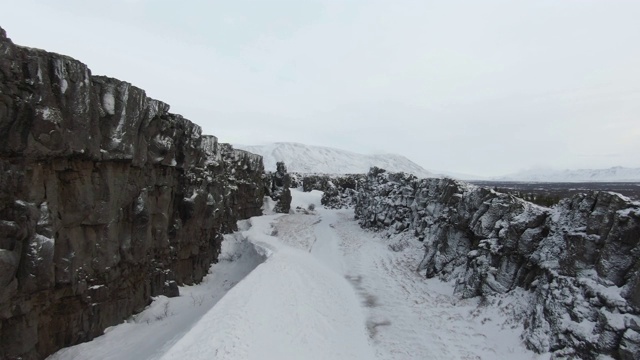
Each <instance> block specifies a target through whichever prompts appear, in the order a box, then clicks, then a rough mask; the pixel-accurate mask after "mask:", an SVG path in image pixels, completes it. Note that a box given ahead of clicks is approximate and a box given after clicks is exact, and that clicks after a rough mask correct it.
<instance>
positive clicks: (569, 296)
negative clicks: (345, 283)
mask: <svg viewBox="0 0 640 360" xmlns="http://www.w3.org/2000/svg"><path fill="white" fill-rule="evenodd" d="M359 190H360V191H359V194H358V200H357V204H356V208H355V213H356V218H357V219H358V220H359V222H360V224H361V226H362V227H365V228H373V229H379V230H384V231H387V232H388V233H391V234H393V233H400V232H411V233H412V234H413V235H415V236H416V237H418V238H419V239H421V240H422V241H423V242H424V247H425V254H424V258H423V260H422V262H421V263H420V264H418V266H417V269H418V271H420V272H423V273H424V274H425V275H426V276H427V277H435V276H438V277H440V278H442V279H444V280H454V281H455V282H456V287H455V292H456V293H457V294H458V295H459V296H461V297H465V298H468V297H474V296H483V297H488V298H490V297H491V296H492V295H497V294H504V293H508V292H510V291H513V290H514V289H516V288H521V289H526V290H528V294H529V296H530V299H531V301H530V305H529V310H528V312H527V313H526V314H522V317H523V319H524V325H525V331H524V333H523V334H522V339H523V341H524V342H525V343H526V345H527V346H528V347H529V348H531V349H533V350H535V351H537V352H552V353H553V354H554V357H556V358H581V359H596V358H597V357H598V356H600V355H608V356H611V357H614V358H620V359H638V358H640V352H638V349H639V348H640V336H639V334H640V327H639V325H640V317H639V314H640V204H638V203H634V202H632V201H630V200H629V199H627V198H624V197H623V196H621V195H619V194H615V193H610V192H591V193H587V194H579V195H576V196H574V197H572V198H569V199H565V200H563V201H561V202H560V203H559V204H558V205H557V206H555V207H553V208H544V207H540V206H537V205H534V204H531V203H528V202H526V201H523V200H521V199H519V198H516V197H513V196H511V195H507V194H501V193H497V192H495V191H493V190H490V189H486V188H481V187H477V186H473V185H468V184H465V183H462V182H458V181H455V180H451V179H417V178H416V177H414V176H411V175H406V174H402V173H399V174H390V173H387V172H386V171H384V170H381V169H377V168H372V169H371V171H370V172H369V174H368V177H367V180H366V181H365V182H364V184H363V186H362V187H361V188H360V189H359Z"/></svg>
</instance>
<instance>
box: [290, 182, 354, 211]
mask: <svg viewBox="0 0 640 360" xmlns="http://www.w3.org/2000/svg"><path fill="white" fill-rule="evenodd" d="M365 179H366V175H365V174H346V175H327V174H322V175H321V174H314V175H305V176H304V177H303V178H302V189H303V191H307V192H308V191H312V190H319V191H322V192H324V194H322V199H321V204H322V205H323V206H324V207H326V208H329V209H346V208H351V207H353V206H355V204H356V199H357V194H358V187H359V186H360V185H359V184H360V183H363V182H364V181H365Z"/></svg>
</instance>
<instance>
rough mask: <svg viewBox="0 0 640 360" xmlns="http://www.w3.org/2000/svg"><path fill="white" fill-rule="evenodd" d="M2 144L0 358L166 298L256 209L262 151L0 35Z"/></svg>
mask: <svg viewBox="0 0 640 360" xmlns="http://www.w3.org/2000/svg"><path fill="white" fill-rule="evenodd" d="M159 76H161V74H159ZM0 139H1V140H0V359H23V360H28V359H42V358H44V357H45V356H46V355H48V354H50V353H52V352H54V351H56V350H58V349H60V348H61V347H65V346H69V345H73V344H77V343H79V342H83V341H88V340H91V339H92V338H94V337H96V336H98V335H100V334H102V331H103V330H104V329H105V328H106V327H108V326H111V325H114V324H117V323H120V322H122V320H123V319H125V318H127V317H128V316H130V315H131V314H133V313H135V312H137V311H140V310H142V309H143V308H144V307H145V306H146V305H147V304H149V302H150V297H152V296H156V295H161V294H162V295H167V296H175V295H178V288H177V285H178V284H191V283H194V282H198V281H200V280H201V279H202V277H203V276H204V275H205V274H206V273H207V271H208V269H209V267H210V264H211V263H212V262H215V261H216V259H217V255H218V252H219V248H220V242H221V240H222V234H223V233H226V232H230V231H232V230H234V229H235V227H236V221H237V220H238V219H241V218H247V217H250V216H254V215H259V214H261V206H262V203H263V195H264V185H263V184H264V178H263V177H264V169H263V165H262V158H261V157H260V156H257V155H253V154H250V153H247V152H244V151H237V150H234V149H233V148H231V146H229V145H223V144H218V141H217V139H216V138H215V137H213V136H203V135H201V129H200V127H199V126H197V125H195V124H193V123H191V122H190V121H188V120H186V119H184V118H182V117H181V116H180V115H175V114H172V113H170V112H169V106H168V105H167V104H165V103H162V102H160V101H157V100H153V99H150V98H148V97H147V96H146V94H145V92H144V91H143V90H141V89H139V88H136V87H134V86H132V85H131V84H129V83H126V82H123V81H119V80H116V79H111V78H107V77H102V76H92V75H91V72H90V70H89V69H88V68H87V66H86V65H84V64H83V63H81V62H79V61H76V60H74V59H72V58H69V57H66V56H62V55H58V54H54V53H49V52H46V51H43V50H37V49H30V48H24V47H20V46H17V45H14V44H13V43H12V42H11V40H9V39H8V38H7V37H6V34H5V32H4V30H2V29H0Z"/></svg>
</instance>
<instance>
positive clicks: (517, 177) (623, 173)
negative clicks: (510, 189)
mask: <svg viewBox="0 0 640 360" xmlns="http://www.w3.org/2000/svg"><path fill="white" fill-rule="evenodd" d="M493 180H499V181H539V182H635V181H640V168H625V167H621V166H616V167H612V168H608V169H579V170H551V169H533V170H526V171H521V172H518V173H515V174H510V175H506V176H502V177H498V178H494V179H493Z"/></svg>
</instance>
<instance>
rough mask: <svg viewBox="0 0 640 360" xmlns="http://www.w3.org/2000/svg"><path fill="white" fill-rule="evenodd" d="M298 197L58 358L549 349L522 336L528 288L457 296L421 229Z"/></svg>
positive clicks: (428, 354) (492, 353) (484, 353)
mask: <svg viewBox="0 0 640 360" xmlns="http://www.w3.org/2000/svg"><path fill="white" fill-rule="evenodd" d="M293 196H294V201H293V206H292V208H294V209H295V208H296V207H297V206H299V207H300V208H304V209H306V208H308V205H309V204H315V205H316V210H313V211H298V212H297V213H295V214H289V215H265V216H261V217H255V218H252V219H250V220H249V221H248V222H246V223H244V224H246V225H243V227H242V229H243V231H241V232H240V233H237V234H236V235H235V236H231V237H228V238H227V240H225V248H226V249H227V253H226V255H225V254H223V256H222V260H221V262H220V263H219V264H216V265H214V266H213V268H212V272H213V274H212V275H209V277H208V278H207V282H205V283H204V284H202V285H198V286H194V287H185V288H182V289H181V294H182V296H180V297H179V298H175V299H166V298H162V299H158V300H156V301H155V302H154V304H152V306H151V307H150V309H148V310H146V311H145V312H144V313H142V314H140V315H138V316H136V317H135V319H132V321H131V322H130V323H126V324H122V325H119V326H116V327H114V328H113V329H111V330H110V331H109V332H108V333H107V334H106V335H104V336H102V337H100V338H98V339H96V340H94V341H92V342H90V343H87V344H82V345H79V346H76V347H73V348H69V349H65V350H63V351H61V352H58V353H57V354H55V355H54V356H53V357H51V359H56V360H70V359H114V360H115V359H125V360H126V359H164V360H173V359H176V360H177V359H180V360H183V359H192V360H199V359H212V358H214V359H230V360H231V359H261V360H262V359H376V358H377V359H536V358H545V357H541V356H537V355H535V354H533V353H532V352H530V351H528V350H526V349H525V348H524V347H523V345H522V344H521V341H520V339H519V334H520V332H521V330H522V328H521V325H520V324H519V323H518V322H516V321H514V320H513V316H512V315H513V314H514V313H516V312H517V311H518V306H520V304H521V302H522V301H524V300H526V299H524V298H518V297H511V298H508V299H507V298H505V299H504V302H503V304H502V305H501V306H500V307H499V308H493V309H492V308H488V307H483V306H482V304H481V303H479V301H478V299H468V300H464V301H462V300H458V299H456V298H455V297H454V296H453V295H452V294H453V286H452V284H447V283H442V282H440V281H438V280H426V279H425V278H424V277H423V276H421V275H420V274H418V273H417V272H416V271H415V268H416V266H417V264H418V263H419V261H420V257H421V255H422V254H423V248H422V244H421V243H420V242H418V241H417V240H415V239H412V238H410V237H407V238H393V239H387V238H384V237H382V236H380V235H378V234H376V233H373V232H370V231H366V230H362V229H361V228H360V227H359V226H358V225H357V223H356V222H355V221H354V220H353V211H352V210H327V209H324V208H320V206H319V205H320V204H319V202H320V193H319V192H312V193H302V192H300V191H293ZM245 240H246V241H245ZM243 262H244V264H243ZM225 264H226V265H225ZM233 267H235V268H233ZM225 269H227V270H225ZM232 269H235V270H232ZM239 269H242V271H239ZM213 283H215V286H212V284H213ZM233 285H235V286H233ZM196 289H198V290H196ZM180 302H182V304H183V305H182V307H178V305H177V304H179V303H180ZM165 303H168V304H169V309H170V310H169V311H168V314H166V316H165V317H164V318H163V315H164V314H165V313H166V312H167V311H166V308H165V305H164V304H165ZM174 304H175V305H174ZM193 309H198V310H199V312H198V313H197V314H196V313H195V312H194V311H193ZM189 311H191V312H190V313H189ZM188 314H190V315H188ZM196 317H197V318H196ZM147 321H148V322H149V323H148V324H147V323H146V322H147ZM132 326H135V328H134V327H132ZM159 329H162V331H165V332H166V334H167V335H163V336H164V337H159V336H158V334H157V332H158V331H159ZM172 331H173V334H170V332H172ZM114 334H119V335H118V336H114ZM149 339H152V340H149Z"/></svg>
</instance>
